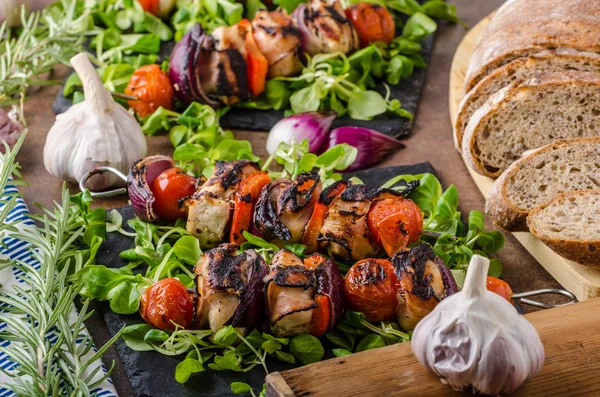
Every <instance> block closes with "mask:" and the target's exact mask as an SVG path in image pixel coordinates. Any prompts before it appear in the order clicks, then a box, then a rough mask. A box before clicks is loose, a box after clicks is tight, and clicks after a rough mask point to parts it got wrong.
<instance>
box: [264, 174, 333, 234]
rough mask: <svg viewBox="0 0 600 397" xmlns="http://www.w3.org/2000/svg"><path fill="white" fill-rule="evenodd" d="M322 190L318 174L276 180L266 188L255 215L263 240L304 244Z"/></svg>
mask: <svg viewBox="0 0 600 397" xmlns="http://www.w3.org/2000/svg"><path fill="white" fill-rule="evenodd" d="M321 190H322V184H321V180H320V178H319V174H318V173H316V172H310V173H308V172H305V173H302V174H300V175H298V177H297V178H296V179H295V180H294V181H290V180H288V179H277V180H275V181H273V182H271V183H269V184H268V185H267V186H265V187H264V188H263V190H262V192H261V194H260V197H259V199H258V202H257V203H256V212H255V214H254V224H255V225H256V227H257V228H258V231H259V232H260V233H261V235H262V237H263V238H264V239H265V240H267V241H271V242H273V243H274V244H277V245H279V246H282V245H284V244H289V243H292V244H293V243H299V242H300V241H302V236H303V233H304V229H305V228H306V224H307V223H308V221H309V219H310V217H311V215H312V213H313V209H314V206H315V203H316V201H317V200H318V197H319V194H320V193H321Z"/></svg>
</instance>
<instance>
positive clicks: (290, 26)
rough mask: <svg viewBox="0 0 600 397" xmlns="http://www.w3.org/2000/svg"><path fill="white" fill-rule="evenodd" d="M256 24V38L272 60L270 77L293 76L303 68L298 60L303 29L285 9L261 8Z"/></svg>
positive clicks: (265, 53)
mask: <svg viewBox="0 0 600 397" xmlns="http://www.w3.org/2000/svg"><path fill="white" fill-rule="evenodd" d="M252 27H253V31H254V40H255V41H256V44H257V46H258V48H259V49H260V51H261V52H262V53H263V55H264V56H265V57H266V58H267V61H268V62H269V72H268V75H267V76H268V77H269V78H273V77H278V76H293V75H295V74H297V73H298V72H300V70H302V64H301V63H300V60H299V59H298V51H299V49H300V44H301V41H300V40H301V36H300V31H299V30H298V28H297V27H296V26H295V25H294V21H293V20H292V18H290V17H289V16H288V15H287V14H286V12H285V10H283V9H278V10H275V11H271V12H269V11H266V10H259V11H257V12H256V14H255V15H254V19H253V20H252Z"/></svg>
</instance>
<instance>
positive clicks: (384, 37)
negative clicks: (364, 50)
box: [346, 3, 396, 47]
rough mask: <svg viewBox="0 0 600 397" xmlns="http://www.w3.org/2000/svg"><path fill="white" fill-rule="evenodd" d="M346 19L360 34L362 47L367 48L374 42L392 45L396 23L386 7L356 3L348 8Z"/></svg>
mask: <svg viewBox="0 0 600 397" xmlns="http://www.w3.org/2000/svg"><path fill="white" fill-rule="evenodd" d="M346 17H347V18H348V19H349V20H350V22H352V25H354V28H355V29H356V31H357V32H358V37H359V38H360V46H361V47H366V46H368V45H369V43H372V42H374V41H385V42H386V43H391V41H392V40H394V36H395V35H396V23H395V22H394V18H392V14H390V12H389V11H388V10H387V9H386V8H385V7H382V6H380V5H377V4H368V3H356V4H354V5H353V6H350V7H348V8H346Z"/></svg>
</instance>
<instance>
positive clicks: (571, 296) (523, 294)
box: [512, 288, 577, 309]
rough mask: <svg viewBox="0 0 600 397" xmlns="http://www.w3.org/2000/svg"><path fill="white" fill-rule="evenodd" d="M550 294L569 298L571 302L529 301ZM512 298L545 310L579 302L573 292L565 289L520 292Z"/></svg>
mask: <svg viewBox="0 0 600 397" xmlns="http://www.w3.org/2000/svg"><path fill="white" fill-rule="evenodd" d="M550 294H553V295H563V296H566V297H567V298H569V301H568V302H565V303H544V302H539V301H536V300H533V299H527V298H528V297H531V296H539V295H550ZM512 298H513V299H518V300H519V301H520V302H521V303H523V304H526V305H530V306H535V307H541V308H543V309H549V308H552V307H561V306H566V305H571V304H573V303H575V302H577V297H576V296H575V295H574V294H573V293H572V292H569V291H567V290H564V289H559V288H543V289H538V290H535V291H526V292H520V293H518V294H513V296H512Z"/></svg>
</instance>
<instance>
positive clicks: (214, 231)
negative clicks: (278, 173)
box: [185, 160, 260, 249]
mask: <svg viewBox="0 0 600 397" xmlns="http://www.w3.org/2000/svg"><path fill="white" fill-rule="evenodd" d="M259 170H260V168H259V167H258V164H256V163H254V162H251V161H248V160H239V161H228V162H225V161H217V163H216V164H215V170H214V172H213V175H212V176H211V177H210V178H209V179H208V180H207V181H206V182H205V183H204V184H203V185H202V186H201V187H200V188H199V189H198V191H197V192H196V193H194V195H193V196H192V197H190V198H189V199H187V200H186V201H185V205H188V206H189V210H188V220H187V226H186V229H187V231H188V232H189V233H190V234H192V235H194V236H196V237H197V238H198V240H200V247H201V248H203V249H205V248H212V247H215V246H217V245H218V244H219V243H220V242H221V241H223V239H224V238H225V233H226V231H227V227H228V226H229V223H230V218H231V211H232V208H233V202H234V194H235V191H236V189H237V186H238V184H239V183H240V181H241V180H242V179H244V178H245V177H247V176H248V175H251V174H252V173H254V172H257V171H259Z"/></svg>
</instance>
